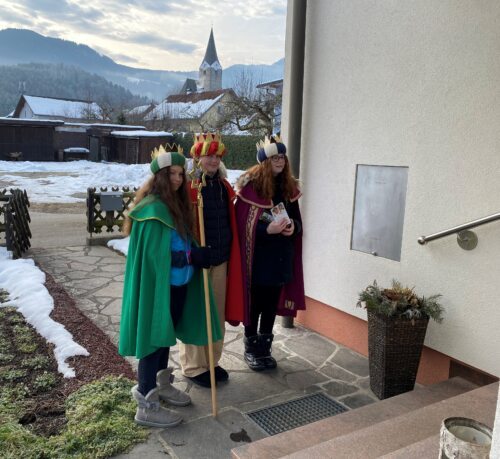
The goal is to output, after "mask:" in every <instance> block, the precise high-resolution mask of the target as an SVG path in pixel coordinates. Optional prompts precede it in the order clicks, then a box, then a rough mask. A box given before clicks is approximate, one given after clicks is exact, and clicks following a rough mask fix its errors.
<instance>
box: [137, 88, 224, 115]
mask: <svg viewBox="0 0 500 459" xmlns="http://www.w3.org/2000/svg"><path fill="white" fill-rule="evenodd" d="M225 93H226V91H225V90H221V91H211V92H210V93H196V94H177V95H174V96H169V97H168V98H167V99H166V100H164V101H163V102H162V103H161V104H159V105H157V106H156V107H155V108H154V110H151V111H150V112H149V113H148V114H147V115H146V116H145V117H144V119H145V120H154V119H165V118H172V119H195V118H200V117H201V116H203V115H204V114H205V113H206V112H207V111H208V110H209V109H210V107H212V105H214V104H215V103H217V102H218V101H219V100H220V99H222V97H223V96H224V94H225ZM210 96H211V97H210Z"/></svg>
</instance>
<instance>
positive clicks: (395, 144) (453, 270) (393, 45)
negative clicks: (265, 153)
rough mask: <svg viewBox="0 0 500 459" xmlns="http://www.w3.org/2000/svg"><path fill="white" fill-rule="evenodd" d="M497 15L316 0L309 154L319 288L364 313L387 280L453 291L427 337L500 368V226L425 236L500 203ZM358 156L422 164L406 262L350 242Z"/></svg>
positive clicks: (311, 262)
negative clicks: (421, 240) (469, 244)
mask: <svg viewBox="0 0 500 459" xmlns="http://www.w3.org/2000/svg"><path fill="white" fill-rule="evenodd" d="M289 4H290V2H289ZM498 24H500V2H498V0H482V1H480V2H478V1H474V0H460V1H457V0H439V1H436V0H404V1H403V0H384V1H380V0H378V1H376V0H314V1H310V2H308V6H307V27H306V61H305V81H304V107H303V129H302V134H303V138H302V158H301V179H302V181H303V182H304V186H303V189H304V197H303V199H302V204H301V205H302V209H303V218H304V222H305V231H304V234H305V242H304V243H305V246H304V265H305V285H306V295H307V296H309V297H311V298H314V299H316V300H318V301H321V302H323V303H326V304H328V305H330V306H333V307H335V308H338V309H340V310H342V311H345V312H347V313H349V314H353V315H356V316H358V317H361V318H365V317H366V315H365V313H364V311H363V310H361V309H356V308H355V304H356V301H357V294H358V292H359V291H360V290H362V289H363V288H364V287H365V286H366V285H367V284H368V283H371V282H372V281H373V280H374V279H377V281H378V282H379V284H382V285H387V284H389V283H390V281H391V279H392V278H397V279H399V280H401V281H402V282H403V283H405V284H408V285H410V286H413V285H415V286H416V287H417V292H418V293H421V294H425V295H429V294H432V293H442V294H443V304H444V306H445V308H446V316H445V321H444V322H443V323H442V324H440V325H439V324H435V323H431V324H430V327H429V330H428V333H427V338H426V345H428V346H429V347H431V348H433V349H436V350H438V351H440V352H443V353H445V354H447V355H450V356H452V357H454V358H456V359H458V360H460V361H462V362H465V363H467V364H470V365H472V366H474V367H477V368H480V369H482V370H484V371H486V372H489V373H492V374H495V375H500V355H499V354H500V331H499V329H500V299H499V298H500V293H499V292H500V290H499V289H500V221H497V222H494V223H490V224H488V225H485V226H482V227H479V228H477V229H475V231H476V233H477V235H478V237H479V244H478V247H477V248H476V249H475V250H473V251H464V250H462V249H461V248H459V247H458V245H457V243H456V237H455V236H449V237H447V238H445V239H441V240H438V241H435V242H432V243H429V244H428V245H427V246H420V245H419V244H417V238H418V237H419V236H421V235H428V234H431V233H434V232H437V231H439V230H444V229H448V228H450V227H453V226H456V225H459V224H462V223H465V222H468V221H471V220H475V219H477V218H480V217H484V216H487V215H490V214H493V213H497V212H499V211H500V127H499V120H500V27H499V26H498ZM289 39H290V38H289V37H288V38H287V40H289ZM287 49H288V48H287ZM292 78H293V76H292ZM285 90H286V85H285ZM284 108H285V107H284ZM285 109H286V108H285ZM356 164H375V165H390V166H408V167H409V175H408V189H407V196H406V210H405V222H404V232H403V245H402V252H401V262H395V261H391V260H387V259H383V258H376V257H373V256H371V255H368V254H365V253H360V252H355V251H351V250H350V238H351V223H352V217H353V199H354V187H355V172H356ZM325 203H327V206H325Z"/></svg>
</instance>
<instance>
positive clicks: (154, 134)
mask: <svg viewBox="0 0 500 459" xmlns="http://www.w3.org/2000/svg"><path fill="white" fill-rule="evenodd" d="M110 134H111V135H112V136H115V137H165V136H172V135H173V134H172V133H171V132H166V131H111V133H110Z"/></svg>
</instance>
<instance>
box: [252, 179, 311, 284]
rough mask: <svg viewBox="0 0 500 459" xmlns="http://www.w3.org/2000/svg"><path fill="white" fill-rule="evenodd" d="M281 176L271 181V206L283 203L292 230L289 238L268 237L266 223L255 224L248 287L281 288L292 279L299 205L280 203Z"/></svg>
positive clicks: (299, 225)
mask: <svg viewBox="0 0 500 459" xmlns="http://www.w3.org/2000/svg"><path fill="white" fill-rule="evenodd" d="M280 179H281V176H279V175H278V177H276V179H275V193H274V196H273V204H274V205H276V204H279V203H280V202H283V204H284V205H285V208H286V211H287V213H288V216H289V217H290V218H291V219H293V222H294V226H295V230H294V233H293V234H292V235H291V236H283V235H281V234H268V233H267V226H268V224H269V223H267V222H265V221H263V220H262V219H260V220H259V221H258V222H257V228H256V235H255V249H254V258H253V267H252V283H253V284H256V285H283V284H287V283H288V282H290V281H291V280H292V277H293V253H294V249H293V247H294V242H293V240H294V237H295V235H296V234H298V233H299V232H301V231H302V227H301V224H300V219H299V215H300V212H299V204H298V202H297V201H295V202H289V201H285V200H284V199H283V193H282V191H281V180H280Z"/></svg>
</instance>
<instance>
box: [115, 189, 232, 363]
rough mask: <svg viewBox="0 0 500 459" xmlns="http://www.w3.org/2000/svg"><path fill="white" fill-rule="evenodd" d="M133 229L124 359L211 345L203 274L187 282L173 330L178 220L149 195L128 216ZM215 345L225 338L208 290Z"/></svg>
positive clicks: (121, 347)
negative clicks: (176, 347) (172, 289)
mask: <svg viewBox="0 0 500 459" xmlns="http://www.w3.org/2000/svg"><path fill="white" fill-rule="evenodd" d="M129 216H130V218H131V220H132V231H131V233H130V242H129V248H128V255H127V264H126V268H125V282H124V284H123V300H122V315H121V321H120V343H119V352H120V354H121V355H135V356H136V357H137V358H138V359H141V358H143V357H146V356H147V355H149V354H151V353H152V352H154V351H155V350H157V349H158V348H160V347H169V346H174V345H175V344H176V338H178V339H180V340H181V341H182V342H184V343H187V344H195V345H197V346H204V345H206V344H207V343H208V338H207V326H206V314H205V293H204V288H203V274H202V270H200V269H195V272H194V275H193V278H192V279H191V281H190V282H189V284H188V291H187V297H186V303H185V305H184V309H183V312H182V317H181V319H180V320H179V323H178V324H177V327H176V328H175V329H174V325H173V323H172V317H171V315H170V263H171V260H170V258H171V255H170V240H171V230H172V229H174V228H175V227H174V221H173V219H172V216H171V215H170V212H169V211H168V208H167V206H165V204H164V203H163V202H162V201H161V200H160V199H159V198H158V197H157V196H154V195H149V196H147V197H145V198H144V199H143V200H142V201H141V202H140V203H139V204H138V205H137V206H136V207H135V208H134V209H133V210H132V211H131V212H130V214H129ZM210 310H211V318H212V338H213V341H218V340H220V339H222V334H221V330H220V327H219V319H218V314H217V308H216V307H215V301H214V299H213V295H212V291H211V289H210Z"/></svg>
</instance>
